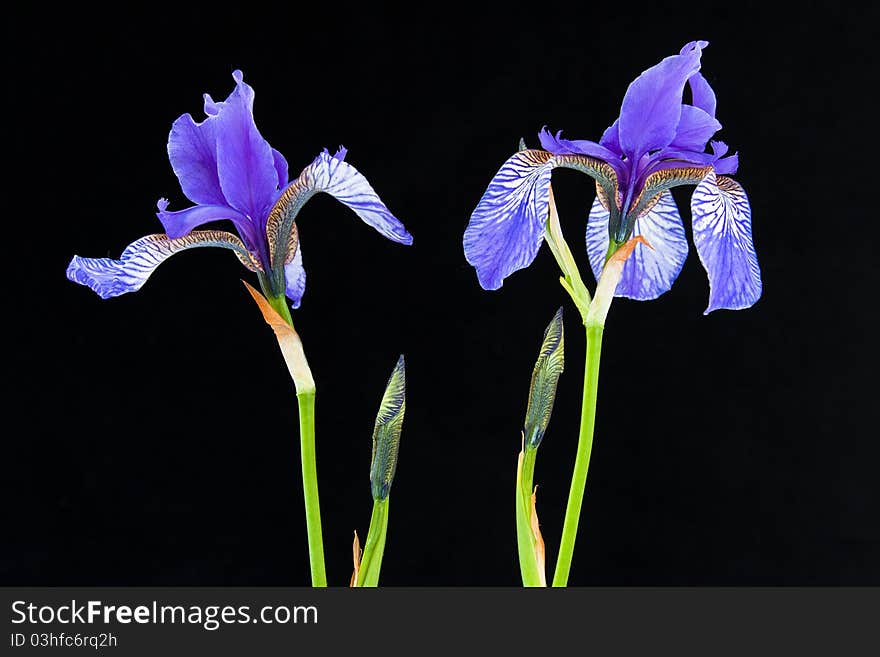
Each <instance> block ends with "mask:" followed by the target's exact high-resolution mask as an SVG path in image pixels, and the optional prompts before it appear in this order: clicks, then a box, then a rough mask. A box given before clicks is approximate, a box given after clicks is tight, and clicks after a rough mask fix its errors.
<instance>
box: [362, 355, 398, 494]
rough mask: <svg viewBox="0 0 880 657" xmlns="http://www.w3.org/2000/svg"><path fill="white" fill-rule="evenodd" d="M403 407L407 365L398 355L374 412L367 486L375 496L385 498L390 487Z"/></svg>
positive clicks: (395, 466) (395, 465)
mask: <svg viewBox="0 0 880 657" xmlns="http://www.w3.org/2000/svg"><path fill="white" fill-rule="evenodd" d="M405 410H406V365H405V363H404V360H403V356H401V357H400V358H399V359H398V361H397V365H395V366H394V371H393V372H391V378H389V379H388V385H387V386H386V387H385V395H384V396H383V397H382V404H381V405H380V406H379V413H378V414H377V415H376V426H375V427H374V428H373V455H372V458H371V464H370V487H371V488H372V492H373V499H374V500H384V499H386V498H387V497H388V492H389V491H390V490H391V482H392V481H393V480H394V471H395V470H396V469H397V452H398V449H399V447H400V433H401V431H402V430H403V414H404V411H405Z"/></svg>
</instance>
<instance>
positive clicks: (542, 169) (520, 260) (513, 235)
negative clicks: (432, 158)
mask: <svg viewBox="0 0 880 657" xmlns="http://www.w3.org/2000/svg"><path fill="white" fill-rule="evenodd" d="M552 159H553V156H552V155H551V154H550V153H547V152H545V151H540V150H525V151H520V152H518V153H516V154H515V155H514V156H513V157H511V158H510V159H508V160H507V161H506V162H505V163H504V164H503V165H502V166H501V168H500V169H499V170H498V173H496V174H495V177H494V178H493V179H492V181H491V182H490V183H489V187H488V188H487V189H486V192H485V194H483V198H481V199H480V202H479V203H478V204H477V207H476V209H475V210H474V212H473V214H471V219H470V222H469V223H468V226H467V229H466V230H465V232H464V255H465V258H466V259H467V261H468V262H469V263H470V264H471V265H473V266H474V267H475V268H476V270H477V278H478V279H479V281H480V285H481V286H482V287H483V289H486V290H497V289H498V288H500V287H501V285H502V284H503V283H504V279H505V278H506V277H507V276H509V275H510V274H512V273H513V272H515V271H517V270H519V269H523V268H525V267H528V266H529V265H530V264H531V263H532V261H533V260H534V259H535V256H536V255H537V254H538V249H539V248H540V246H541V242H542V241H543V240H544V226H545V224H546V223H547V214H548V212H549V197H550V176H551V174H552V172H553V164H552Z"/></svg>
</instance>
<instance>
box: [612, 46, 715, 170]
mask: <svg viewBox="0 0 880 657" xmlns="http://www.w3.org/2000/svg"><path fill="white" fill-rule="evenodd" d="M704 44H705V42H694V43H692V44H688V46H685V48H684V49H683V50H682V54H680V55H673V56H672V57H667V58H666V59H664V60H663V61H661V62H660V63H659V64H657V65H656V66H653V67H651V68H649V69H648V70H647V71H645V72H644V73H642V74H641V75H640V76H639V77H637V78H636V79H635V80H633V82H632V83H631V84H630V85H629V88H628V89H627V90H626V95H625V96H624V97H623V103H622V105H621V107H620V125H619V134H620V146H621V149H622V150H623V152H624V153H626V154H627V155H628V156H629V157H630V158H632V159H638V158H640V157H641V156H642V155H644V154H645V153H648V152H649V151H652V150H655V149H658V148H663V147H665V146H668V145H669V144H670V143H671V142H672V140H673V138H674V137H675V129H676V127H677V126H678V122H679V119H680V118H681V106H682V105H681V98H682V93H683V92H684V85H685V82H687V80H688V78H690V77H691V76H692V75H693V74H694V73H696V72H697V71H699V70H700V55H701V52H702V50H701V49H702V47H703V46H704Z"/></svg>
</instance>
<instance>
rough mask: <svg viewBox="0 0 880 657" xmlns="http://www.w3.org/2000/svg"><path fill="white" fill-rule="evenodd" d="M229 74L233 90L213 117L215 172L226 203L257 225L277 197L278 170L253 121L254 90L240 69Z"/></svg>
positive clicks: (270, 150)
mask: <svg viewBox="0 0 880 657" xmlns="http://www.w3.org/2000/svg"><path fill="white" fill-rule="evenodd" d="M232 75H233V77H234V78H235V82H236V87H235V91H233V92H232V94H231V95H230V96H229V98H227V99H226V101H225V102H224V103H222V104H218V105H219V111H218V113H217V116H216V118H215V119H214V121H215V122H216V127H215V130H216V135H217V174H218V177H219V180H220V187H221V189H222V190H223V196H224V197H225V198H226V200H227V202H228V204H229V205H231V206H232V207H233V208H235V209H236V210H238V211H240V212H241V213H242V214H245V215H247V216H249V217H250V218H251V221H253V222H254V223H255V224H258V223H260V220H261V218H262V217H265V215H266V212H267V211H268V210H269V207H270V206H271V205H272V203H273V202H274V201H275V198H276V197H277V196H278V179H279V173H278V170H277V169H276V160H275V157H274V155H273V153H272V147H271V146H269V143H268V142H267V141H266V140H265V139H263V137H262V135H260V131H259V130H257V126H256V124H255V123H254V114H253V100H254V90H253V89H252V88H251V87H250V86H249V85H247V84H246V83H245V82H244V80H243V78H242V74H241V71H235V72H234V73H233V74H232ZM258 228H259V229H262V226H261V225H260V226H258ZM258 232H261V230H260V231H258Z"/></svg>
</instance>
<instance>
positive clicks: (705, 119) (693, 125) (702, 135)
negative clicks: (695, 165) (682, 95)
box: [669, 105, 721, 151]
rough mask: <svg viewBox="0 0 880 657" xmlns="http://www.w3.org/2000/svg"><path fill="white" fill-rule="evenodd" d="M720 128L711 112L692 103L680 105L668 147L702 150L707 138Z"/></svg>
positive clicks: (707, 141)
mask: <svg viewBox="0 0 880 657" xmlns="http://www.w3.org/2000/svg"><path fill="white" fill-rule="evenodd" d="M719 130H721V124H720V123H719V122H718V120H717V119H715V118H714V117H713V116H712V115H711V114H709V113H707V112H706V111H704V110H701V109H700V108H699V107H693V106H692V105H682V106H681V120H680V121H679V122H678V127H677V128H676V129H675V138H674V139H673V140H672V143H671V144H669V148H672V149H682V150H691V151H703V150H704V149H705V148H706V144H707V143H709V139H711V138H712V135H714V134H715V133H716V132H718V131H719Z"/></svg>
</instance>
